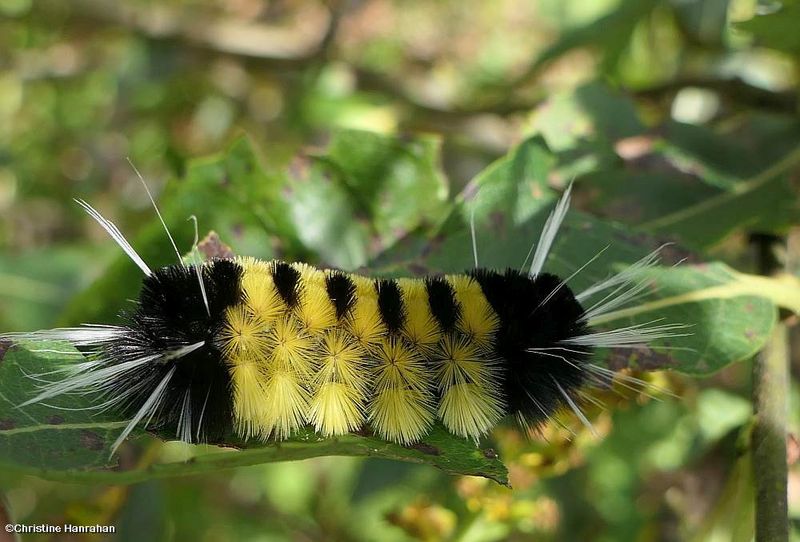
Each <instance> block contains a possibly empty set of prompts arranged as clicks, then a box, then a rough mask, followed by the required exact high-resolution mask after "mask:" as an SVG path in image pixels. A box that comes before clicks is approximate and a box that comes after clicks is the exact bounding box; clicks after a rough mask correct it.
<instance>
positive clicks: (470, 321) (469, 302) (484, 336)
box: [445, 275, 500, 347]
mask: <svg viewBox="0 0 800 542" xmlns="http://www.w3.org/2000/svg"><path fill="white" fill-rule="evenodd" d="M445 278H446V279H447V281H448V282H449V283H450V286H452V287H453V290H454V292H455V297H456V301H457V302H458V304H459V305H460V307H461V311H460V315H459V318H458V329H459V331H461V332H462V333H464V334H466V335H467V336H469V337H470V338H471V339H472V340H473V341H475V343H477V344H478V345H480V346H482V347H488V346H489V345H490V343H491V341H492V338H493V336H494V333H495V331H497V328H498V326H499V325H500V319H499V318H498V317H497V314H496V313H495V312H494V311H493V310H492V307H491V305H489V302H488V301H487V300H486V297H484V295H483V290H481V286H480V284H478V282H477V281H476V280H475V279H474V278H472V277H470V276H467V275H447V276H446V277H445Z"/></svg>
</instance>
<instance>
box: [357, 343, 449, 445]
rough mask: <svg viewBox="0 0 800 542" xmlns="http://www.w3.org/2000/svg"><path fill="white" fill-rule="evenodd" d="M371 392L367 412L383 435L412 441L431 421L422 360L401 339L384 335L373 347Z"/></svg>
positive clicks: (430, 409) (428, 392)
mask: <svg viewBox="0 0 800 542" xmlns="http://www.w3.org/2000/svg"><path fill="white" fill-rule="evenodd" d="M376 354H377V358H378V359H377V365H376V366H375V368H374V369H373V375H374V386H375V389H374V395H373V397H372V400H371V401H370V404H369V407H368V412H367V416H368V419H369V421H370V423H371V424H372V426H373V427H374V428H375V431H376V432H377V433H378V434H379V435H380V436H381V437H382V438H384V439H386V440H391V441H393V442H399V443H401V444H412V443H414V442H417V441H418V440H419V439H421V438H422V437H423V436H424V435H425V434H426V433H427V432H428V429H430V426H431V424H432V423H433V418H434V414H433V406H432V405H433V395H432V393H431V390H430V387H429V385H428V379H429V375H428V374H426V373H427V372H426V370H425V362H424V360H423V359H422V357H421V356H420V355H419V354H418V353H416V352H415V351H414V350H412V349H411V348H409V347H408V346H407V345H405V344H404V343H403V341H402V339H399V338H396V337H386V338H384V339H383V340H382V341H381V342H380V347H379V348H378V349H377V351H376Z"/></svg>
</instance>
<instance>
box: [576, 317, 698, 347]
mask: <svg viewBox="0 0 800 542" xmlns="http://www.w3.org/2000/svg"><path fill="white" fill-rule="evenodd" d="M656 321H657V320H656ZM656 321H653V322H646V323H643V324H636V325H632V326H627V327H622V328H619V329H612V330H609V331H598V332H595V333H588V334H586V335H580V336H578V337H572V338H569V339H566V340H564V341H561V343H562V344H572V345H578V346H594V347H597V348H636V347H640V346H645V345H647V344H648V343H650V342H652V341H655V340H658V339H671V338H674V337H688V336H690V335H691V333H677V331H680V330H684V329H686V328H687V327H688V326H686V325H685V324H663V325H658V326H653V325H651V324H653V323H655V322H656ZM648 326H650V327H648Z"/></svg>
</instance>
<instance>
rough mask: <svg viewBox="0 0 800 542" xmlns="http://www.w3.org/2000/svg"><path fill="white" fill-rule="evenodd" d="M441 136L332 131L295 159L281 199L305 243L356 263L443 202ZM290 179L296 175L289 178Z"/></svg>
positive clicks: (340, 261) (432, 217)
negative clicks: (323, 144) (321, 145)
mask: <svg viewBox="0 0 800 542" xmlns="http://www.w3.org/2000/svg"><path fill="white" fill-rule="evenodd" d="M440 146H441V140H440V138H438V137H432V136H422V137H416V138H405V139H400V138H396V137H389V136H384V135H380V134H375V133H370V132H364V131H359V130H339V131H337V132H336V133H335V134H334V135H333V137H332V139H331V142H330V144H329V145H328V147H327V149H326V150H325V151H324V152H318V153H315V154H311V155H309V156H308V157H302V158H299V159H297V160H295V167H293V168H292V169H291V171H290V173H291V178H290V179H289V181H290V182H287V189H286V190H285V204H286V206H287V207H288V208H289V209H290V210H291V213H292V216H293V218H294V223H295V224H296V225H297V228H298V231H299V232H300V236H301V238H302V239H303V241H304V242H305V244H306V246H308V247H309V248H311V249H313V250H315V251H316V252H317V254H318V255H319V256H320V257H321V259H322V260H323V261H324V262H326V263H327V264H329V265H332V266H336V267H340V268H344V269H354V268H356V267H359V266H362V265H364V264H365V263H366V262H367V260H368V258H369V257H372V256H374V255H375V254H376V253H377V252H379V251H380V250H382V249H384V248H385V247H386V246H389V245H391V244H392V243H394V242H395V241H397V239H399V238H402V237H403V236H405V235H407V234H408V233H409V232H411V231H413V230H415V229H416V228H418V227H420V226H421V225H423V224H430V223H435V222H437V221H438V220H439V219H440V217H441V215H442V212H443V211H444V210H445V208H446V206H447V196H448V187H447V180H446V179H445V177H444V175H443V173H442V172H441V170H440V166H439V151H440ZM292 181H293V182H292Z"/></svg>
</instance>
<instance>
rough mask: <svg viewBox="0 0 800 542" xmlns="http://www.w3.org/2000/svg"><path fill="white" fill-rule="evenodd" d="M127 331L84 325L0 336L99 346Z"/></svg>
mask: <svg viewBox="0 0 800 542" xmlns="http://www.w3.org/2000/svg"><path fill="white" fill-rule="evenodd" d="M127 331H128V329H127V328H124V327H117V326H101V325H85V326H81V327H61V328H56V329H42V330H39V331H24V332H12V333H0V338H2V339H7V340H10V341H14V342H17V341H32V342H33V341H65V342H69V343H72V344H73V345H75V346H95V345H97V346H99V345H102V344H106V343H109V342H111V341H115V340H117V339H119V338H120V337H121V336H122V335H124V334H125V333H126V332H127Z"/></svg>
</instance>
